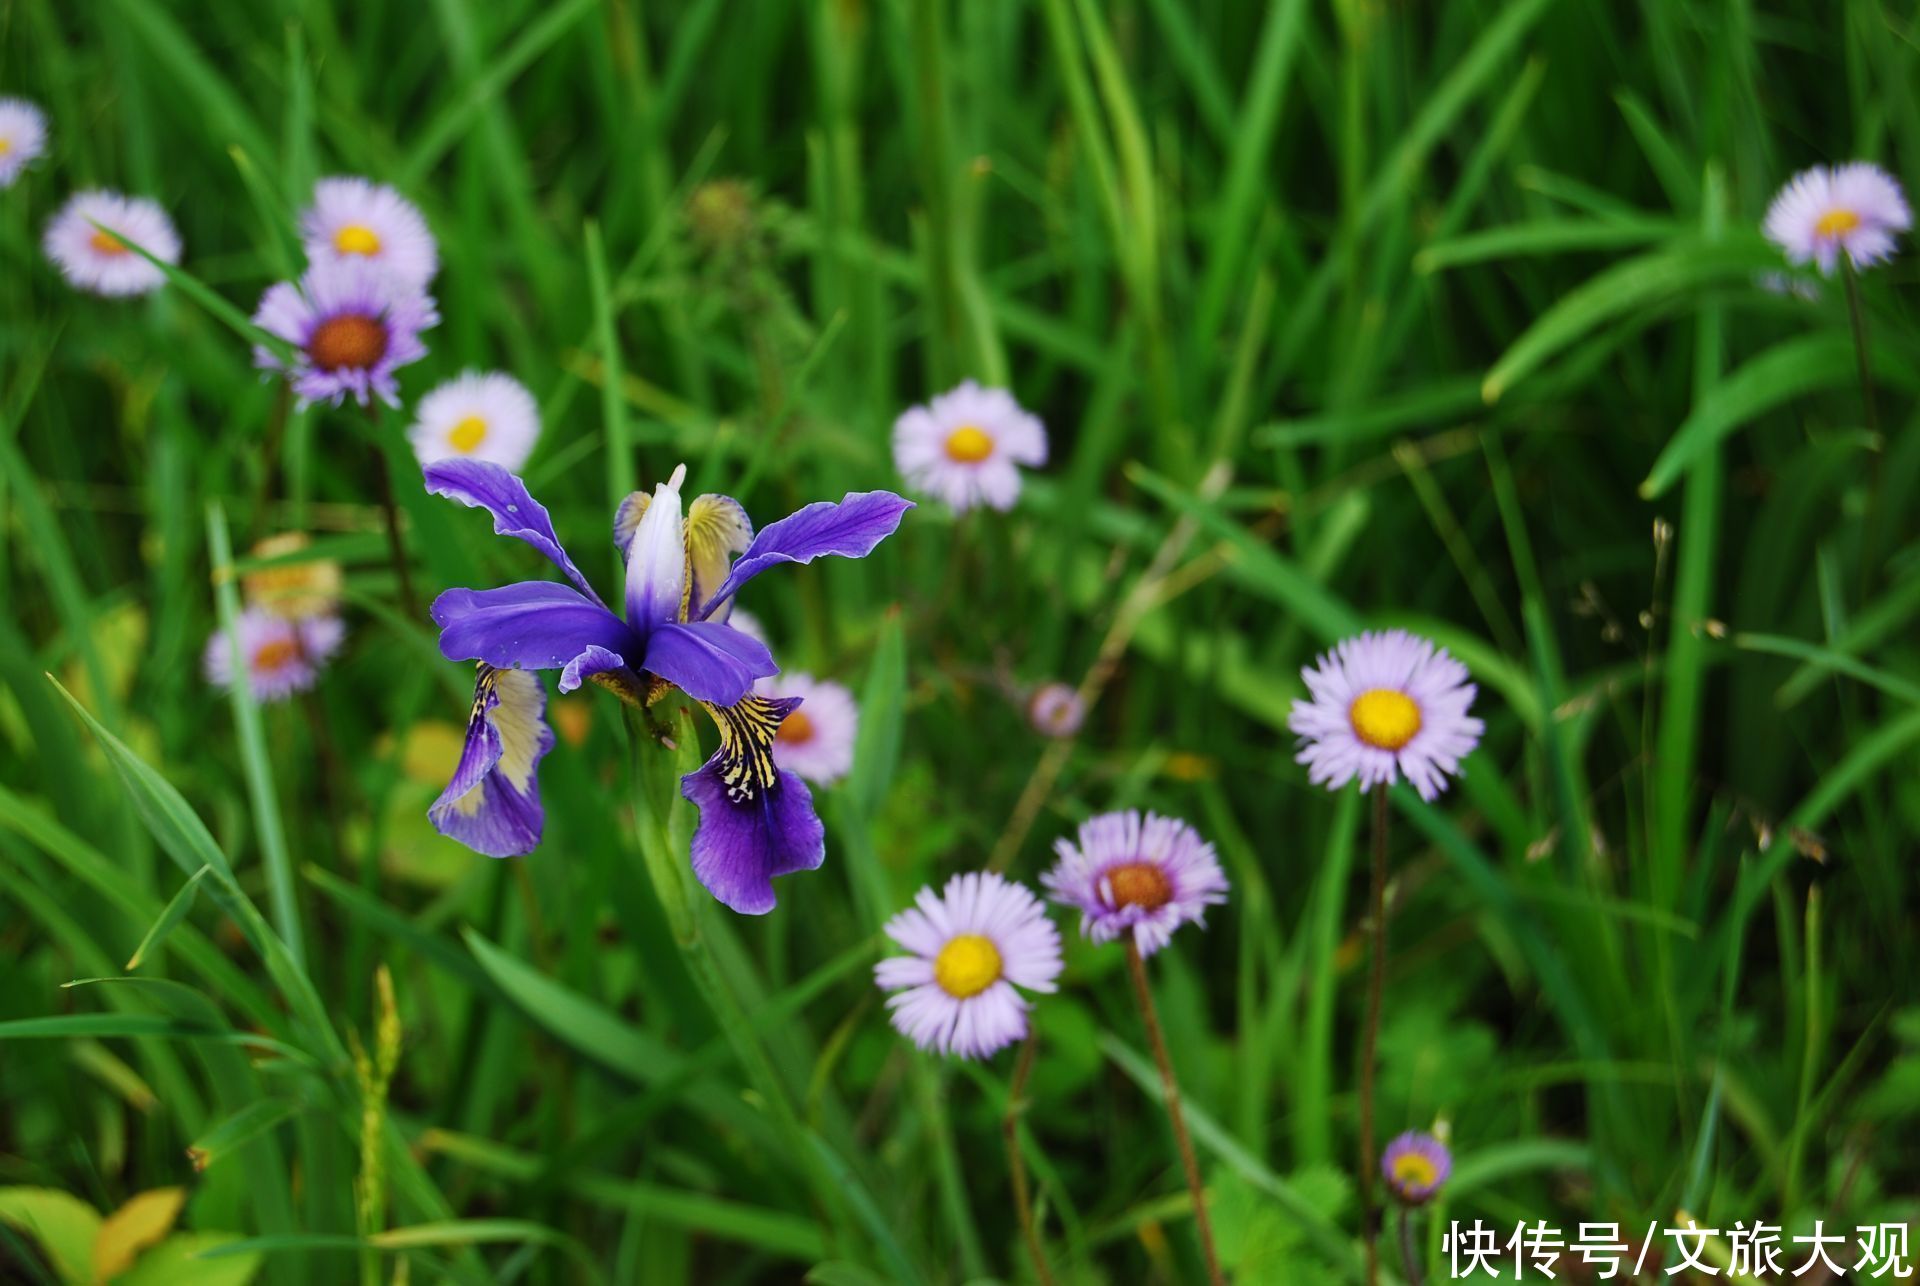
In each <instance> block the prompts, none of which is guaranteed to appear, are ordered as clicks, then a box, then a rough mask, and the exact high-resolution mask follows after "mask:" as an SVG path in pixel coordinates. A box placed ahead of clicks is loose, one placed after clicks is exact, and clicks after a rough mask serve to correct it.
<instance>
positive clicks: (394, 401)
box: [253, 259, 440, 406]
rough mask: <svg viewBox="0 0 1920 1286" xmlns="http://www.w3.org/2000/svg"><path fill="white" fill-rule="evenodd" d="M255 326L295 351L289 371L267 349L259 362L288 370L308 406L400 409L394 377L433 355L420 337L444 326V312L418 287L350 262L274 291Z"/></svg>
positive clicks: (263, 300) (325, 266)
mask: <svg viewBox="0 0 1920 1286" xmlns="http://www.w3.org/2000/svg"><path fill="white" fill-rule="evenodd" d="M253 321H254V324H255V325H256V326H259V327H260V328H261V329H262V330H265V331H266V332H268V333H269V334H271V335H276V336H278V337H279V338H281V339H283V340H285V341H286V342H287V343H289V344H291V345H292V346H293V349H294V353H293V360H292V362H291V363H290V364H289V363H287V362H283V361H282V360H281V359H280V357H279V355H278V354H276V353H274V352H273V350H271V349H269V348H266V347H264V346H262V347H257V348H255V349H254V350H253V363H254V365H255V366H258V367H259V368H260V369H262V370H269V371H274V370H277V371H285V372H286V373H287V376H288V377H289V379H290V380H291V381H292V383H293V391H294V392H295V393H296V394H298V395H299V398H300V403H301V405H303V406H304V405H306V404H307V403H309V402H331V403H333V404H334V405H335V406H338V405H339V404H340V402H341V401H342V400H343V399H344V398H346V397H347V396H348V395H351V396H352V397H353V399H354V400H355V401H356V402H358V403H360V405H362V406H365V405H367V403H368V402H369V401H370V400H371V399H372V398H375V397H378V398H379V399H380V400H381V401H383V402H385V403H386V404H387V405H389V406H398V405H399V404H400V394H399V387H398V385H396V384H395V383H394V378H393V373H394V371H396V370H398V369H399V368H400V367H402V366H405V365H407V363H409V362H415V361H418V360H420V359H421V358H422V357H425V356H426V355H427V346H426V345H425V344H423V343H421V342H420V332H421V331H423V330H426V329H427V328H428V327H430V326H434V325H437V324H438V323H439V321H440V313H439V311H438V310H437V309H436V308H435V307H434V303H433V299H432V297H431V296H429V295H428V294H427V293H426V292H424V291H423V290H421V289H420V288H419V287H417V286H410V285H407V284H406V283H405V282H404V281H402V280H401V279H400V278H398V277H395V276H393V275H392V274H391V273H387V272H384V271H382V270H381V269H379V268H376V267H374V266H373V265H372V264H369V263H367V262H365V261H363V260H359V259H347V260H343V261H340V262H337V263H320V264H315V265H314V266H313V267H311V268H309V269H307V271H306V274H305V275H304V276H302V277H301V278H300V281H299V284H298V285H296V284H294V283H293V282H289V281H282V282H278V283H276V284H275V285H273V286H271V287H269V288H268V290H267V293H266V294H264V295H262V296H261V297H260V307H259V309H258V310H257V311H255V313H254V314H253Z"/></svg>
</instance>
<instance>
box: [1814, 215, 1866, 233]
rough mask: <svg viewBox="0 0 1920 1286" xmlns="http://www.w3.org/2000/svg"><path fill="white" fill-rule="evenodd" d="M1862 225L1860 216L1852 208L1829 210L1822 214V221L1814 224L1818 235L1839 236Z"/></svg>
mask: <svg viewBox="0 0 1920 1286" xmlns="http://www.w3.org/2000/svg"><path fill="white" fill-rule="evenodd" d="M1859 226H1860V216H1859V215H1857V214H1855V213H1854V212H1853V211H1851V210H1829V211H1827V212H1826V213H1825V214H1823V215H1821V216H1820V222H1818V223H1816V224H1814V225H1813V235H1814V236H1816V237H1828V238H1832V237H1838V236H1844V235H1845V234H1847V233H1849V232H1852V231H1853V230H1854V229H1855V228H1857V227H1859Z"/></svg>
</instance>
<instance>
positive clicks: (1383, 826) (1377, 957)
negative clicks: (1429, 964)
mask: <svg viewBox="0 0 1920 1286" xmlns="http://www.w3.org/2000/svg"><path fill="white" fill-rule="evenodd" d="M1368 885H1369V891H1368V900H1367V905H1368V914H1369V915H1370V916H1371V917H1372V920H1373V951H1372V952H1371V956H1372V959H1371V961H1370V962H1369V965H1368V969H1367V1025H1366V1027H1365V1029H1364V1030H1363V1032H1362V1034H1361V1038H1360V1224H1361V1230H1362V1231H1363V1232H1364V1233H1365V1234H1366V1242H1367V1286H1377V1284H1378V1282H1379V1281H1380V1226H1379V1220H1378V1217H1377V1215H1376V1214H1375V1212H1374V1205H1373V1167H1374V1156H1373V1063H1374V1049H1375V1047H1376V1046H1377V1045H1378V1044H1379V1043H1380V994H1381V991H1382V990H1383V989H1384V987H1385V984H1386V976H1387V788H1386V786H1385V785H1379V786H1377V787H1376V788H1375V791H1374V796H1373V874H1372V877H1371V878H1370V879H1369V880H1368Z"/></svg>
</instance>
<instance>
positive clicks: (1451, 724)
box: [1287, 630, 1486, 801]
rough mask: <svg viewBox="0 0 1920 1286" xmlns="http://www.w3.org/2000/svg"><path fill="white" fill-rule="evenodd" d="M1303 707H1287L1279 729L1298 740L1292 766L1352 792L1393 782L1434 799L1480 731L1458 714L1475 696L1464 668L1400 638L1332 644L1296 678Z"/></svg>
mask: <svg viewBox="0 0 1920 1286" xmlns="http://www.w3.org/2000/svg"><path fill="white" fill-rule="evenodd" d="M1300 677H1301V678H1303V679H1305V680H1306V684H1307V691H1308V693H1309V694H1310V695H1311V697H1312V700H1310V701H1295V702H1294V703H1293V710H1292V712H1291V713H1290V714H1289V715H1288V716H1287V726H1288V727H1289V728H1291V729H1293V731H1294V732H1296V733H1298V734H1299V736H1300V753H1299V754H1298V755H1296V756H1295V757H1294V758H1295V761H1296V762H1298V763H1303V764H1305V765H1307V779H1308V780H1309V781H1312V782H1316V783H1325V785H1326V786H1327V788H1328V789H1329V790H1338V789H1340V788H1341V787H1342V786H1344V785H1346V784H1347V783H1348V782H1350V781H1352V780H1353V779H1354V778H1355V777H1358V778H1359V779H1360V789H1361V790H1362V791H1366V790H1370V789H1372V788H1373V787H1374V786H1375V785H1376V784H1381V783H1384V784H1386V785H1389V786H1391V785H1392V784H1393V783H1394V782H1395V781H1397V780H1399V778H1400V777H1401V776H1403V775H1404V776H1405V777H1406V779H1407V780H1408V781H1410V782H1412V783H1413V788H1414V789H1415V790H1417V791H1419V792H1420V798H1422V799H1424V800H1428V801H1432V800H1434V799H1436V798H1437V797H1438V796H1439V794H1440V792H1441V791H1443V790H1445V789H1446V788H1447V779H1448V778H1449V777H1451V776H1454V775H1457V774H1458V772H1459V770H1460V761H1461V760H1462V759H1464V758H1466V756H1467V753H1468V752H1469V751H1471V750H1472V749H1473V748H1474V747H1475V746H1476V745H1478V744H1480V733H1481V732H1482V731H1483V730H1484V729H1485V726H1486V725H1484V724H1482V723H1481V722H1480V721H1479V720H1478V719H1475V718H1472V717H1470V716H1469V715H1468V714H1467V708H1468V707H1469V706H1471V705H1472V704H1473V696H1474V692H1475V691H1476V689H1475V687H1474V685H1473V684H1471V683H1469V682H1467V667H1466V666H1464V665H1462V664H1460V662H1458V661H1456V660H1454V659H1453V658H1452V657H1451V656H1448V655H1447V651H1446V649H1445V648H1439V647H1435V646H1434V645H1433V644H1432V643H1430V642H1428V641H1427V640H1426V639H1423V638H1420V637H1418V636H1417V635H1413V634H1409V633H1407V632H1406V631H1405V630H1381V631H1378V632H1372V631H1370V632H1368V633H1365V634H1362V635H1360V636H1359V637H1358V638H1350V639H1345V640H1343V641H1341V642H1340V643H1338V644H1336V645H1335V646H1334V649H1333V650H1332V651H1331V652H1329V653H1327V654H1326V655H1325V656H1323V657H1321V658H1320V660H1319V661H1318V662H1317V663H1316V664H1315V666H1314V667H1313V668H1312V669H1307V670H1302V671H1301V672H1300Z"/></svg>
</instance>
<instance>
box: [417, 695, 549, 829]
mask: <svg viewBox="0 0 1920 1286" xmlns="http://www.w3.org/2000/svg"><path fill="white" fill-rule="evenodd" d="M546 708H547V694H546V690H545V689H544V688H542V687H541V686H540V680H539V679H537V678H535V677H534V676H533V675H531V674H529V673H527V672H526V671H524V670H496V669H494V668H493V667H492V666H490V665H482V666H481V667H480V673H479V676H478V677H477V679H476V680H475V682H474V690H473V713H472V715H471V717H470V718H469V719H468V721H467V741H466V745H465V747H464V748H463V749H462V751H461V753H460V763H459V764H458V765H457V766H456V767H455V768H454V770H453V780H452V781H450V782H448V783H447V788H446V789H445V790H444V791H442V792H441V793H440V798H438V799H436V800H435V801H434V802H433V805H432V807H430V808H428V809H427V817H428V819H429V820H430V821H432V823H433V828H434V829H435V830H437V831H439V832H440V833H441V834H442V835H445V836H447V837H448V838H450V839H456V840H459V841H460V842H461V843H462V844H465V845H466V846H467V847H468V848H470V849H473V850H474V851H475V852H476V853H484V854H486V855H487V856H488V857H518V856H520V855H521V854H523V853H530V852H532V851H533V849H534V847H535V846H536V845H538V844H539V843H540V833H541V830H542V829H543V828H544V826H545V824H546V810H545V809H544V808H543V807H542V806H541V804H540V780H539V776H538V771H539V767H540V761H541V759H543V758H545V757H546V754H547V752H548V751H549V750H552V749H553V729H551V728H549V727H548V726H547V721H546V718H545V714H546Z"/></svg>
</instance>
